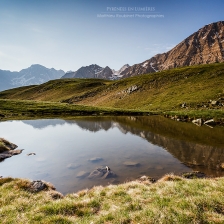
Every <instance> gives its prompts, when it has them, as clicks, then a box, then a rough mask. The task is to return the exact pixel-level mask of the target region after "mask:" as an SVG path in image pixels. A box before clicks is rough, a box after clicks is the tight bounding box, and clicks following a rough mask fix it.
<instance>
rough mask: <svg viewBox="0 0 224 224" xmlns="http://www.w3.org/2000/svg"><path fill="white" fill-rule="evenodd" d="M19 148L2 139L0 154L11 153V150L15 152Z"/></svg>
mask: <svg viewBox="0 0 224 224" xmlns="http://www.w3.org/2000/svg"><path fill="white" fill-rule="evenodd" d="M17 147H18V146H17V145H15V144H13V143H11V142H9V141H8V140H6V139H4V138H0V153H1V152H5V151H9V150H14V149H16V148H17Z"/></svg>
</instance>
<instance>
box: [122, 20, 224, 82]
mask: <svg viewBox="0 0 224 224" xmlns="http://www.w3.org/2000/svg"><path fill="white" fill-rule="evenodd" d="M223 61H224V21H220V22H217V23H211V24H209V25H206V26H204V27H203V28H201V29H199V30H198V31H197V32H195V33H193V34H192V35H190V36H189V37H188V38H186V39H185V40H183V41H182V42H181V43H179V44H178V45H177V46H176V47H174V48H173V49H172V50H170V51H168V52H166V53H163V54H157V55H156V56H154V57H152V58H151V59H149V60H146V61H144V62H142V63H140V64H135V65H133V66H131V67H129V68H127V69H126V70H125V71H123V72H122V73H121V75H123V78H126V77H130V76H135V75H140V74H146V73H153V72H157V71H162V70H166V69H171V68H177V67H183V66H189V65H198V64H211V63H215V62H223Z"/></svg>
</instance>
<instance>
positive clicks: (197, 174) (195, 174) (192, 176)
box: [181, 171, 206, 179]
mask: <svg viewBox="0 0 224 224" xmlns="http://www.w3.org/2000/svg"><path fill="white" fill-rule="evenodd" d="M181 176H182V177H184V178H187V179H196V178H205V177H206V175H205V174H204V173H202V172H199V171H193V172H186V173H182V175H181Z"/></svg>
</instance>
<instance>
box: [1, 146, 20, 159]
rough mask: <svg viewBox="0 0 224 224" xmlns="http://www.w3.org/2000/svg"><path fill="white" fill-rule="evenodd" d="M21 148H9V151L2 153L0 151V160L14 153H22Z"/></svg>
mask: <svg viewBox="0 0 224 224" xmlns="http://www.w3.org/2000/svg"><path fill="white" fill-rule="evenodd" d="M22 151H23V149H17V150H10V151H5V152H3V153H0V160H4V159H7V158H10V157H12V156H15V155H19V154H20V153H22Z"/></svg>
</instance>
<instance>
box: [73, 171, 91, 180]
mask: <svg viewBox="0 0 224 224" xmlns="http://www.w3.org/2000/svg"><path fill="white" fill-rule="evenodd" d="M88 175H89V172H86V171H80V172H78V174H77V175H76V177H77V178H85V177H87V176H88Z"/></svg>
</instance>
